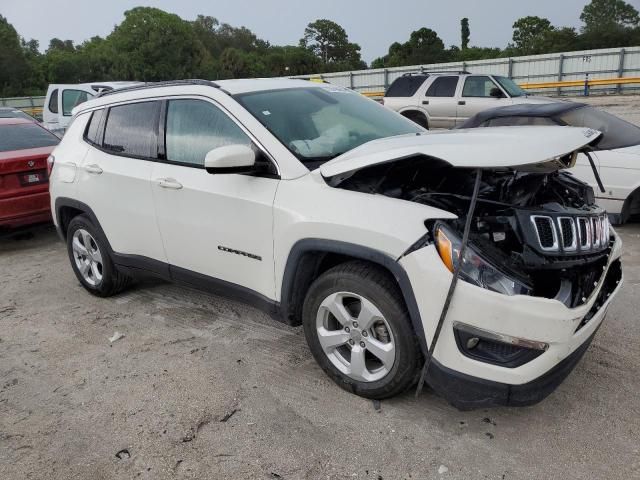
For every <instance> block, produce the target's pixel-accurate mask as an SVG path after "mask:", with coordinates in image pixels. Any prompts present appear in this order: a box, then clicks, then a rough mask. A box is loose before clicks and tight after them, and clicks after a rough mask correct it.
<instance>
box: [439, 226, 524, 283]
mask: <svg viewBox="0 0 640 480" xmlns="http://www.w3.org/2000/svg"><path fill="white" fill-rule="evenodd" d="M435 239H436V247H437V249H438V253H439V254H440V258H442V261H443V262H444V264H445V265H446V267H447V268H448V269H449V271H450V272H451V273H453V271H454V269H455V268H456V266H457V265H458V263H459V262H460V244H461V243H462V240H461V239H460V237H459V236H458V235H456V234H455V233H454V232H453V231H452V230H451V229H450V228H447V227H445V226H443V225H439V226H438V227H437V228H436V235H435ZM460 278H461V279H462V280H464V281H466V282H469V283H472V284H473V285H477V286H479V287H482V288H486V289H488V290H493V291H494V292H498V293H503V294H505V295H526V294H528V293H530V291H531V288H530V287H528V286H527V285H525V284H524V283H522V282H519V281H518V280H514V279H513V278H510V277H508V276H507V275H505V274H504V273H502V272H501V271H500V270H498V269H497V268H496V267H494V266H493V265H492V264H491V263H489V262H488V261H487V260H485V259H484V258H482V256H480V255H479V254H478V252H476V251H475V250H474V249H473V247H470V246H469V245H467V248H466V250H465V254H464V258H463V259H462V265H461V266H460Z"/></svg>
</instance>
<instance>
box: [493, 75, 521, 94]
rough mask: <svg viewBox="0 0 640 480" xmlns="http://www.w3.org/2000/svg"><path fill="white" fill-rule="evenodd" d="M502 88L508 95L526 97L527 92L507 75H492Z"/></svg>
mask: <svg viewBox="0 0 640 480" xmlns="http://www.w3.org/2000/svg"><path fill="white" fill-rule="evenodd" d="M493 78H495V79H496V81H497V82H498V83H499V84H500V86H501V87H502V88H504V89H505V90H506V91H507V93H508V94H509V96H510V97H526V96H527V92H525V91H524V90H523V89H521V88H520V87H519V86H518V85H517V84H516V83H515V82H514V81H513V80H511V79H510V78H507V77H493Z"/></svg>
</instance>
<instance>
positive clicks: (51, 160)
mask: <svg viewBox="0 0 640 480" xmlns="http://www.w3.org/2000/svg"><path fill="white" fill-rule="evenodd" d="M55 161H56V157H54V156H53V155H49V157H48V158H47V175H48V176H49V178H51V172H52V171H53V164H54V162H55Z"/></svg>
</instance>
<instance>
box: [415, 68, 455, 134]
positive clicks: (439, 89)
mask: <svg viewBox="0 0 640 480" xmlns="http://www.w3.org/2000/svg"><path fill="white" fill-rule="evenodd" d="M458 79H459V77H458V76H457V75H446V76H444V75H443V76H438V77H435V78H434V80H433V81H432V82H431V84H430V85H429V86H428V88H427V91H426V93H425V96H424V98H423V100H422V105H423V108H424V109H425V110H426V111H427V113H428V114H429V128H453V127H455V125H456V111H457V107H458V102H457V101H456V98H455V96H456V90H457V88H458Z"/></svg>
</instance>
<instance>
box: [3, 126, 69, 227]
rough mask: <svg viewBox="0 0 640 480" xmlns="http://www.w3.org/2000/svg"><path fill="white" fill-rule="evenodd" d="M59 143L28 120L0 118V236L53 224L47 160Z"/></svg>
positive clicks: (51, 135)
mask: <svg viewBox="0 0 640 480" xmlns="http://www.w3.org/2000/svg"><path fill="white" fill-rule="evenodd" d="M58 142H60V139H59V138H58V137H56V136H55V135H54V134H53V133H51V132H49V130H47V129H45V128H44V127H42V126H40V125H39V124H38V123H36V122H34V121H32V120H28V119H25V118H0V232H1V231H5V230H13V229H15V228H17V227H23V226H26V225H33V224H36V223H42V222H48V221H50V220H51V206H50V202H49V172H48V171H47V168H48V167H47V158H48V157H49V155H50V154H51V152H52V151H53V149H54V148H55V146H56V145H57V144H58Z"/></svg>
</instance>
